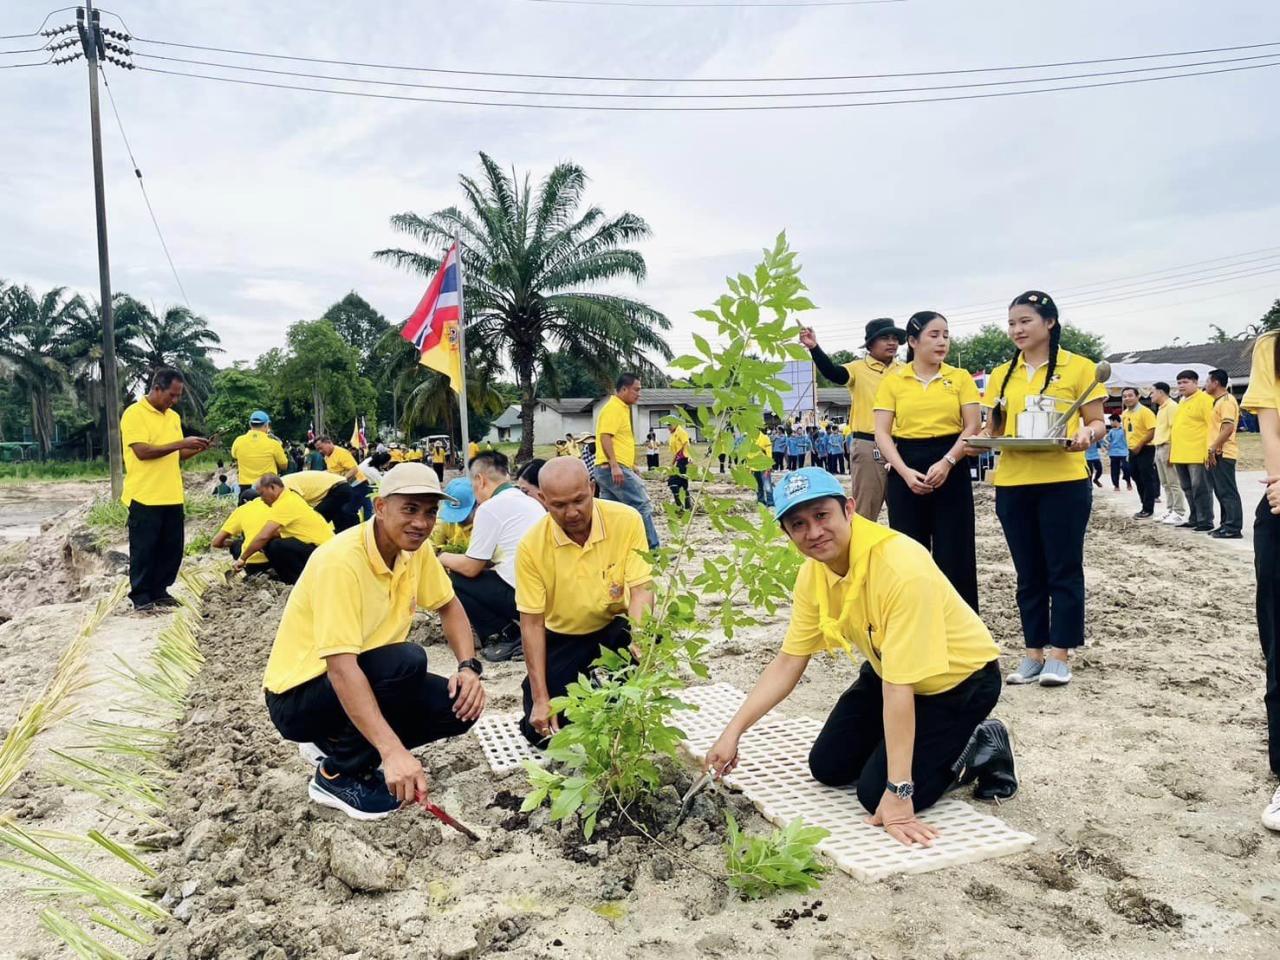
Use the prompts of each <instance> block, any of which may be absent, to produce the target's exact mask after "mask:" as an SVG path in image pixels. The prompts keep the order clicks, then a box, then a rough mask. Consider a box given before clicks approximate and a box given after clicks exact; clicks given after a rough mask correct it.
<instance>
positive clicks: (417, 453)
mask: <svg viewBox="0 0 1280 960" xmlns="http://www.w3.org/2000/svg"><path fill="white" fill-rule="evenodd" d="M404 458H405V459H406V460H408V461H409V462H410V463H418V462H420V461H421V460H422V451H421V450H410V451H409V452H408V453H406V454H405V455H404ZM441 462H443V461H441Z"/></svg>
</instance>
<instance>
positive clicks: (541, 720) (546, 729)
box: [529, 699, 560, 737]
mask: <svg viewBox="0 0 1280 960" xmlns="http://www.w3.org/2000/svg"><path fill="white" fill-rule="evenodd" d="M529 726H531V727H533V729H534V730H536V731H537V732H538V733H539V734H541V735H542V736H544V737H549V736H551V735H552V734H553V733H559V732H560V724H558V723H556V718H555V717H553V716H552V715H551V700H550V699H545V700H534V701H533V709H532V710H530V711H529Z"/></svg>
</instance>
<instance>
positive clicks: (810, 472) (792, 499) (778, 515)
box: [773, 467, 848, 520]
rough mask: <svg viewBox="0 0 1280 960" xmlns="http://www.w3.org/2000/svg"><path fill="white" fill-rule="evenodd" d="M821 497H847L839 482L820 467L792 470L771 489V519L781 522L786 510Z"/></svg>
mask: <svg viewBox="0 0 1280 960" xmlns="http://www.w3.org/2000/svg"><path fill="white" fill-rule="evenodd" d="M823 497H846V498H847V497H848V494H846V493H845V492H844V487H842V486H840V481H839V480H837V479H836V478H835V477H833V476H832V475H831V474H829V473H827V471H825V470H823V469H822V468H821V467H805V468H803V469H801V470H793V471H792V472H791V473H789V474H787V476H786V478H785V479H783V480H782V481H781V482H780V483H778V484H777V485H776V486H775V487H774V488H773V518H774V519H775V520H781V519H782V518H783V516H784V515H785V514H786V513H787V511H788V510H790V509H792V508H793V507H798V506H800V504H802V503H808V502H809V501H810V500H821V499H822V498H823Z"/></svg>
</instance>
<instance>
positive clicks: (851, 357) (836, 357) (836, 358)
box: [816, 350, 858, 387]
mask: <svg viewBox="0 0 1280 960" xmlns="http://www.w3.org/2000/svg"><path fill="white" fill-rule="evenodd" d="M830 357H831V362H832V363H834V364H835V365H836V366H837V367H843V366H844V365H845V364H846V363H853V361H855V360H857V359H858V358H857V356H856V355H855V354H854V352H853V351H852V350H833V351H831V353H830ZM816 375H817V378H818V386H819V387H834V386H835V384H834V383H832V382H831V381H830V380H828V379H827V378H826V377H824V376H823V375H822V374H821V373H817V374H816Z"/></svg>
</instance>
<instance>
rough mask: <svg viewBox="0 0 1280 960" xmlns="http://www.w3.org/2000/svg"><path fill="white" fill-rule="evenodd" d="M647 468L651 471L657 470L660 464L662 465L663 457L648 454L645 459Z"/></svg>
mask: <svg viewBox="0 0 1280 960" xmlns="http://www.w3.org/2000/svg"><path fill="white" fill-rule="evenodd" d="M644 462H645V466H646V467H647V468H648V469H650V470H657V469H658V464H659V463H661V455H660V454H657V453H647V454H645V458H644Z"/></svg>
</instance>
